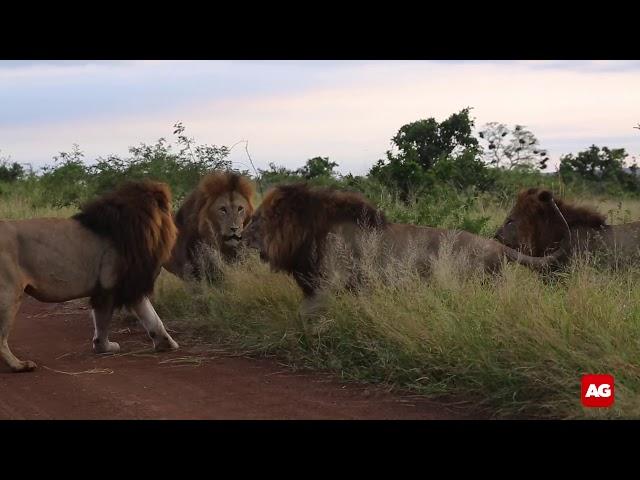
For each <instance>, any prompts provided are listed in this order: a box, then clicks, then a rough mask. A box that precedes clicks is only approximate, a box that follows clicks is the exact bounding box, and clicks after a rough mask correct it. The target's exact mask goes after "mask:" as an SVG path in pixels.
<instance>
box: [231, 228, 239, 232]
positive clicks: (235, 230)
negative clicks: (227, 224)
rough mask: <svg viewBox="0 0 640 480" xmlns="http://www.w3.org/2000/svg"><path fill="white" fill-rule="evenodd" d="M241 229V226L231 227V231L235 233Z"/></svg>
mask: <svg viewBox="0 0 640 480" xmlns="http://www.w3.org/2000/svg"><path fill="white" fill-rule="evenodd" d="M239 229H240V227H231V231H232V232H233V233H237V231H238V230H239Z"/></svg>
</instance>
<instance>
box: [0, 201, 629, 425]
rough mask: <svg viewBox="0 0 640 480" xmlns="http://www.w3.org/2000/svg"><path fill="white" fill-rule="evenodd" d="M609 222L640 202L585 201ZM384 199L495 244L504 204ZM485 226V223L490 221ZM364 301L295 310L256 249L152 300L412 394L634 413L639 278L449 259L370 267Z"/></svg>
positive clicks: (200, 329) (274, 350) (164, 277)
mask: <svg viewBox="0 0 640 480" xmlns="http://www.w3.org/2000/svg"><path fill="white" fill-rule="evenodd" d="M28 198H29V197H28V196H25V195H19V194H10V195H9V194H5V195H3V196H2V199H1V200H0V218H2V219H17V218H29V217H41V216H64V217H68V216H70V215H72V214H73V213H74V212H75V208H71V207H70V208H50V207H42V206H39V205H37V204H34V203H32V202H31V201H29V199H28ZM572 200H579V201H581V202H582V203H591V204H593V205H595V206H597V208H598V209H599V210H600V211H602V212H605V213H608V214H609V217H610V220H611V221H612V222H613V223H620V222H623V221H632V220H637V219H639V218H640V201H638V200H624V201H623V202H620V201H618V200H611V199H606V198H603V199H589V198H579V197H574V198H573V199H572ZM377 201H378V203H379V204H381V205H382V206H383V208H385V210H387V211H388V212H389V216H390V217H391V218H393V219H394V220H403V221H412V222H415V223H427V222H431V221H433V222H436V223H438V224H439V225H443V226H448V227H456V226H459V225H460V223H461V222H470V224H474V223H473V222H476V223H475V225H476V226H477V227H479V228H478V230H479V232H480V233H482V234H484V235H490V234H491V233H492V232H493V231H495V228H496V227H497V226H498V225H499V224H500V223H501V222H502V220H503V219H504V217H505V215H506V213H507V212H508V210H509V208H510V207H511V202H510V201H503V202H500V201H496V199H495V198H493V197H490V196H486V195H479V196H476V197H474V198H472V199H471V200H469V199H468V197H460V198H459V199H455V200H453V201H451V200H450V199H447V198H443V199H442V200H440V201H432V202H431V203H429V204H427V203H425V202H422V201H416V202H414V203H412V204H410V205H408V206H406V205H402V204H399V203H397V202H395V200H394V199H393V198H392V197H380V198H379V199H377ZM485 218H486V220H482V221H479V220H478V219H485ZM367 278H368V279H369V281H368V282H367V288H365V289H364V290H362V291H361V292H359V293H358V294H354V293H349V292H345V291H338V292H336V293H335V294H333V295H329V296H328V297H327V299H326V309H325V310H324V311H322V312H320V313H319V314H318V315H316V316H314V317H311V318H308V317H302V316H301V315H300V313H299V306H300V302H301V300H302V295H301V293H300V291H299V289H298V287H297V285H296V284H295V283H294V282H293V280H292V279H291V278H290V277H289V276H287V275H284V274H279V273H272V272H270V270H269V268H268V267H267V266H266V265H265V264H263V263H262V262H260V261H259V259H258V258H257V256H256V255H254V254H250V255H248V256H247V257H246V258H245V259H244V260H243V261H241V262H239V263H238V264H236V265H233V266H225V265H222V266H221V275H220V277H219V278H216V279H215V283H214V284H213V285H209V284H207V283H200V284H198V283H185V282H182V281H180V280H178V279H177V278H175V277H173V276H172V275H170V274H168V273H167V272H163V273H162V274H161V276H160V278H159V280H158V283H157V285H156V292H155V296H154V297H155V298H154V304H155V305H156V307H157V308H158V311H159V313H160V314H161V316H163V317H164V320H165V321H166V322H167V323H168V324H169V325H172V326H174V325H175V326H178V325H179V326H181V327H183V330H184V331H186V332H190V333H191V334H192V335H194V336H197V337H199V338H201V339H202V340H205V341H210V342H219V343H223V344H226V345H228V346H229V348H233V349H237V350H239V351H243V352H251V353H253V354H256V355H263V354H274V355H277V356H279V357H280V358H281V359H282V361H284V362H287V363H289V364H290V365H292V366H294V367H306V368H315V369H323V370H329V371H332V372H335V373H336V374H337V375H340V376H342V377H343V378H345V379H350V380H357V381H365V382H373V383H378V384H384V385H387V386H389V387H392V388H401V389H408V390H410V391H413V392H416V393H418V394H422V395H426V396H430V397H441V396H447V397H449V396H453V397H455V398H456V399H461V400H464V401H467V402H469V404H470V405H471V406H472V407H473V408H477V409H484V410H485V411H487V412H490V414H492V415H495V416H497V417H500V418H504V417H518V418H519V417H535V418H638V417H640V281H639V280H640V270H639V269H638V268H635V267H633V266H627V267H623V268H617V269H607V268H602V267H599V266H597V262H596V261H594V260H593V259H578V260H577V261H576V262H574V263H573V264H572V265H571V266H570V267H569V268H568V269H566V270H565V271H563V272H560V273H558V274H555V275H551V276H541V275H538V274H536V273H534V272H531V271H529V270H528V269H526V268H524V267H520V266H517V265H506V266H505V268H504V270H503V271H502V273H500V274H498V275H495V276H488V275H484V274H482V273H479V272H472V271H470V270H469V269H468V268H466V267H465V264H464V261H461V260H460V259H457V260H455V259H454V258H452V257H451V256H450V255H446V254H443V255H442V256H441V258H439V259H438V260H437V261H436V263H435V264H434V268H433V275H432V277H431V278H430V279H429V280H424V279H421V278H419V277H418V275H417V273H416V272H415V271H413V270H412V269H411V268H408V267H407V266H406V265H394V266H393V267H392V268H390V269H388V270H386V271H385V272H384V275H381V274H379V272H375V271H371V272H369V274H368V275H367ZM584 373H610V374H613V375H614V376H615V379H616V386H615V389H616V403H615V405H614V407H613V408H611V409H583V408H582V407H581V405H580V400H579V392H580V376H581V375H582V374H584Z"/></svg>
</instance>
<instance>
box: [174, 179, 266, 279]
mask: <svg viewBox="0 0 640 480" xmlns="http://www.w3.org/2000/svg"><path fill="white" fill-rule="evenodd" d="M254 195H255V189H254V186H253V184H252V183H251V182H250V181H249V179H248V178H246V177H243V176H241V175H238V174H236V173H233V172H216V173H213V174H209V175H207V176H205V177H203V178H202V180H201V181H200V183H199V184H198V187H197V188H196V189H195V190H194V191H193V192H191V194H189V196H188V197H187V198H186V200H185V201H184V203H183V204H182V206H181V207H180V209H179V210H178V212H177V213H176V216H175V222H176V225H177V227H178V230H179V234H178V239H177V241H176V244H175V247H174V249H173V252H172V255H171V259H170V260H169V261H168V262H167V263H166V265H165V268H166V269H167V270H168V271H170V272H171V273H173V274H174V275H176V276H178V277H180V278H183V279H186V278H191V277H193V278H195V279H197V280H199V279H202V278H203V277H207V278H212V277H215V275H216V274H217V270H218V268H217V267H216V261H220V260H222V261H225V262H231V261H233V260H234V259H235V258H236V257H237V254H238V249H239V246H240V241H241V239H242V231H243V229H244V227H245V226H246V224H247V223H248V221H249V218H250V217H251V215H252V214H253V197H254Z"/></svg>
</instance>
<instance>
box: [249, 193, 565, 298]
mask: <svg viewBox="0 0 640 480" xmlns="http://www.w3.org/2000/svg"><path fill="white" fill-rule="evenodd" d="M548 200H549V201H550V202H553V199H552V198H551V197H549V198H548ZM365 233H367V234H368V233H372V234H374V235H375V236H376V237H377V243H378V248H377V249H376V250H377V252H373V251H372V250H371V249H370V248H368V247H367V245H368V244H369V242H363V241H362V239H363V237H364V236H365ZM244 240H245V242H246V243H247V245H248V246H249V247H252V248H256V249H258V250H259V251H260V256H261V258H262V259H263V260H265V261H268V262H269V264H270V265H271V266H272V268H273V269H275V270H277V271H285V272H288V273H290V274H292V275H293V277H294V279H295V280H296V282H297V283H298V285H299V287H300V288H301V289H302V291H303V293H304V296H305V303H304V305H303V310H305V311H307V310H308V309H309V308H312V307H314V306H315V304H316V303H317V301H316V300H317V299H318V295H319V294H320V293H322V290H323V289H324V285H326V283H325V278H326V275H327V272H326V271H325V269H324V265H326V264H327V262H326V260H327V259H326V258H325V257H327V256H328V252H329V251H330V250H331V249H330V247H329V246H330V245H331V244H336V243H338V244H341V245H342V246H343V247H346V249H347V253H346V255H345V256H346V257H348V258H350V259H351V261H350V266H349V267H348V272H347V275H346V281H345V286H346V287H347V288H355V287H357V286H358V285H360V284H361V277H362V271H361V270H360V268H359V266H360V265H362V264H364V263H367V264H369V265H371V264H374V265H375V264H377V265H378V266H380V267H382V266H384V265H385V264H388V263H389V262H391V261H399V260H400V261H402V260H403V259H409V260H410V262H411V263H412V266H413V267H414V268H415V269H416V270H417V271H418V272H419V273H420V274H421V275H425V276H426V275H429V274H430V271H431V267H432V264H433V261H434V259H435V258H436V257H437V256H438V254H439V253H440V250H441V249H442V248H443V246H444V245H445V244H449V243H450V245H448V247H450V248H451V253H452V254H453V255H454V256H460V255H465V256H467V257H468V261H469V262H470V266H471V267H476V268H480V269H482V270H484V271H496V270H498V269H499V268H500V267H501V266H502V263H503V261H504V260H509V261H515V262H518V263H520V264H523V265H526V266H528V267H531V268H533V269H535V270H544V269H546V268H547V267H549V266H551V265H553V264H555V263H556V262H558V261H559V259H560V258H561V257H562V256H563V255H564V249H563V248H559V249H558V250H557V251H556V252H554V253H553V254H551V255H548V256H546V257H541V258H537V257H532V256H528V255H524V254H522V253H520V252H518V251H516V250H514V249H512V248H509V247H507V246H505V245H502V244H500V243H499V242H497V241H495V240H492V239H488V238H484V237H480V236H478V235H474V234H472V233H469V232H465V231H457V232H456V231H450V230H444V229H440V228H431V227H423V226H417V225H407V224H399V223H391V222H389V221H387V219H386V218H385V216H384V214H383V213H382V212H381V211H379V210H378V209H376V208H375V207H374V206H373V205H372V204H371V203H369V202H368V201H367V200H366V199H365V198H364V197H363V196H361V195H360V194H357V193H353V192H346V191H339V190H334V189H330V188H322V187H316V188H312V187H309V186H308V185H306V184H294V185H286V186H279V187H275V188H274V189H272V190H271V191H269V192H268V193H267V195H266V196H265V198H264V200H263V202H262V204H261V205H260V206H259V208H258V209H257V210H256V212H255V214H254V215H253V217H252V220H251V223H250V224H249V226H248V227H247V228H246V229H245V234H244ZM343 251H344V248H343ZM372 255H375V256H376V258H375V260H373V261H372V259H371V258H370V257H371V256H372Z"/></svg>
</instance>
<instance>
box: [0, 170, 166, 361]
mask: <svg viewBox="0 0 640 480" xmlns="http://www.w3.org/2000/svg"><path fill="white" fill-rule="evenodd" d="M170 205H171V193H170V191H169V188H168V187H167V186H166V185H164V184H160V183H156V182H150V181H145V182H132V183H128V184H125V185H123V186H122V187H121V188H119V189H117V190H116V191H114V192H112V193H109V194H107V195H104V196H103V197H100V198H98V199H97V200H95V201H93V202H90V203H89V204H87V205H86V206H85V207H83V208H82V210H81V212H80V213H79V214H77V215H75V216H74V217H73V218H70V219H57V218H36V219H30V220H16V221H2V222H0V252H1V253H0V269H1V270H2V274H1V275H0V357H1V358H2V359H3V360H4V361H5V362H6V363H7V364H8V365H9V366H10V367H11V368H12V369H13V370H14V371H28V370H31V369H33V368H34V367H35V364H33V362H28V361H26V362H22V361H20V360H18V359H17V358H16V357H15V356H14V355H13V354H12V353H11V351H10V350H9V346H8V336H9V332H10V329H11V325H12V323H13V321H14V318H15V315H16V312H17V311H18V307H19V305H20V302H21V300H22V297H23V293H27V294H28V295H31V296H32V297H34V298H36V299H38V300H40V301H43V302H63V301H67V300H73V299H77V298H84V297H90V299H91V304H92V307H93V308H94V313H95V312H97V313H98V317H99V318H98V323H99V325H98V327H99V328H98V327H96V330H97V331H98V330H99V333H100V336H99V338H98V339H97V340H98V342H97V343H96V345H97V346H98V347H99V348H104V349H105V350H107V349H111V350H112V351H113V350H114V349H115V346H116V344H114V343H113V342H108V340H107V338H106V331H107V330H106V329H107V327H108V322H109V320H110V318H111V314H112V311H113V309H114V308H116V307H117V306H132V307H134V308H137V307H139V306H140V305H143V304H144V305H146V304H147V303H148V300H147V298H146V296H147V295H149V294H150V293H151V291H152V290H153V285H154V282H155V279H156V277H157V274H158V273H159V271H160V268H161V266H162V264H163V263H164V262H165V261H166V260H167V259H168V258H169V255H170V252H171V249H172V248H173V244H174V242H175V238H176V228H175V225H174V223H173V219H172V216H171V209H170ZM145 308H146V310H145V312H149V313H148V314H146V317H148V318H145V320H147V319H149V318H151V315H156V314H155V311H154V312H151V310H152V307H149V306H147V307H145ZM151 320H152V321H151ZM151 320H150V322H151V323H149V324H150V325H151V324H152V326H153V329H154V333H157V332H159V334H160V335H162V336H163V341H164V340H166V341H165V342H164V343H165V344H171V346H172V348H173V347H174V346H177V344H175V342H173V340H172V339H170V337H169V336H168V334H166V332H165V331H164V327H162V324H161V322H160V321H159V319H158V320H157V321H156V319H155V317H154V318H153V319H151ZM171 342H173V343H171ZM154 343H155V341H154ZM98 344H99V345H98ZM174 344H175V345H174Z"/></svg>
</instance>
